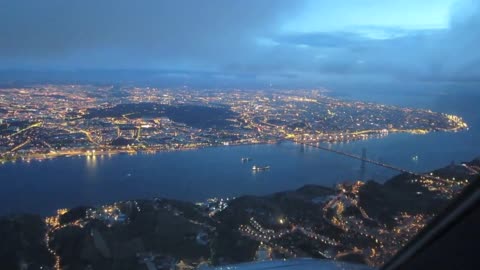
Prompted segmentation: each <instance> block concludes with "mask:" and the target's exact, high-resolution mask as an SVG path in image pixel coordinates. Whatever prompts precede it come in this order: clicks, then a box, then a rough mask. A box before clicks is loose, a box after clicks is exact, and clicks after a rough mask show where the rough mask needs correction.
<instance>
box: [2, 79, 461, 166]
mask: <svg viewBox="0 0 480 270" xmlns="http://www.w3.org/2000/svg"><path fill="white" fill-rule="evenodd" d="M0 107H1V108H2V109H1V110H0V121H1V122H0V159H1V161H2V162H5V161H8V160H16V159H24V160H27V161H28V160H31V159H48V158H54V157H57V156H74V155H85V156H97V155H111V154H115V153H119V152H127V153H135V152H139V151H142V152H155V151H171V150H181V149H195V148H201V147H208V146H218V145H241V144H259V143H275V142H279V141H282V140H292V141H294V142H300V143H308V144H314V143H319V142H349V141H355V140H362V139H367V138H369V137H371V136H380V137H382V136H387V135H388V134H389V133H398V132H405V133H414V134H425V133H428V132H442V131H454V132H455V131H459V130H463V129H467V128H468V126H467V124H466V123H465V122H464V121H463V119H462V118H461V117H459V116H455V115H449V114H444V113H441V112H432V111H430V110H421V109H412V108H400V107H395V106H387V105H382V104H375V103H367V102H360V101H342V100H340V99H335V98H331V97H329V96H328V91H327V90H324V89H321V90H299V89H295V90H291V91H274V92H272V91H261V90H257V91H255V90H248V91H247V90H229V91H221V90H190V89H159V88H151V87H143V88H139V87H116V86H108V87H107V86H105V87H97V86H89V85H60V86H57V85H42V86H38V87H29V88H8V89H7V88H4V89H0Z"/></svg>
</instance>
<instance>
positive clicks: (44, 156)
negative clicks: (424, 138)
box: [0, 127, 468, 165]
mask: <svg viewBox="0 0 480 270" xmlns="http://www.w3.org/2000/svg"><path fill="white" fill-rule="evenodd" d="M462 131H468V128H460V127H458V128H453V129H450V130H422V131H421V132H419V131H418V130H398V129H393V130H387V132H385V131H384V130H368V131H358V132H352V133H348V134H347V135H354V136H357V135H358V137H352V138H349V139H342V140H337V139H324V140H308V139H307V140H302V141H300V140H295V139H289V136H286V137H285V138H279V139H277V140H267V141H259V142H248V143H230V142H227V143H222V144H217V145H203V146H195V147H180V148H173V149H162V148H160V147H158V146H156V147H153V149H108V150H101V149H70V150H64V152H58V151H55V152H49V153H35V154H30V155H27V156H24V157H18V158H15V159H0V165H3V164H7V163H16V162H26V163H29V162H31V161H39V162H42V161H44V160H53V159H56V158H70V157H73V156H77V157H82V156H84V157H93V156H94V157H97V156H112V155H118V154H130V155H133V154H139V153H151V154H156V153H164V152H176V151H192V150H199V149H205V148H213V147H235V146H247V145H268V144H277V143H282V142H292V143H295V144H306V143H307V144H310V143H316V144H318V143H328V144H337V143H352V142H356V141H365V140H371V139H374V138H377V139H382V138H385V137H387V136H389V135H397V134H410V135H428V134H431V133H437V132H444V133H457V132H462ZM340 134H342V133H340ZM329 136H330V137H331V136H339V135H333V134H332V135H329ZM342 137H343V136H342ZM3 154H5V153H3Z"/></svg>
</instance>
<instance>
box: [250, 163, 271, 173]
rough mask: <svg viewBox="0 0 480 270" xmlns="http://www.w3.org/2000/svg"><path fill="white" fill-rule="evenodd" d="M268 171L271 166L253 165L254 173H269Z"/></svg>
mask: <svg viewBox="0 0 480 270" xmlns="http://www.w3.org/2000/svg"><path fill="white" fill-rule="evenodd" d="M267 170H270V166H257V165H253V167H252V171H254V172H259V171H267Z"/></svg>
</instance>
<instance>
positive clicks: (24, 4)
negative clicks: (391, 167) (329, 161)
mask: <svg viewBox="0 0 480 270" xmlns="http://www.w3.org/2000/svg"><path fill="white" fill-rule="evenodd" d="M304 5H305V3H303V2H302V1H286V0H285V1H277V0H266V1H255V0H247V1H230V2H227V1H223V0H212V1H187V0H179V1H154V0H145V1H142V2H141V4H139V2H136V1H128V0H117V1H113V0H105V1H93V0H85V1H71V2H69V1H60V0H46V1H33V0H17V1H8V0H0V39H1V40H0V60H1V61H0V68H2V69H10V68H25V69H29V68H33V69H75V68H84V69H89V68H100V69H116V68H124V69H168V70H183V71H185V72H186V73H188V71H192V72H198V71H201V72H214V73H215V74H217V75H216V76H218V77H220V78H224V79H235V78H238V79H241V78H245V77H248V78H251V77H254V78H257V79H264V80H274V81H275V80H277V81H282V80H297V81H301V80H313V81H322V80H329V79H338V78H342V79H343V78H357V77H366V78H376V79H401V80H403V79H410V80H420V81H432V80H435V81H467V82H472V81H474V82H478V81H479V80H480V50H478V49H477V47H478V44H479V42H480V32H479V31H478V29H480V4H479V3H478V2H476V1H474V0H464V1H462V2H460V4H458V5H456V6H455V7H454V8H453V9H452V16H451V18H450V27H449V28H445V29H403V28H402V27H391V26H378V25H377V26H372V25H370V26H369V25H356V26H352V28H351V29H346V30H344V31H338V30H332V31H323V32H292V31H290V32H286V31H282V30H281V27H280V26H281V25H283V24H284V23H285V22H286V21H288V20H290V19H291V18H292V17H295V16H298V15H299V14H301V11H302V8H303V7H304ZM391 12H395V10H392V11H391Z"/></svg>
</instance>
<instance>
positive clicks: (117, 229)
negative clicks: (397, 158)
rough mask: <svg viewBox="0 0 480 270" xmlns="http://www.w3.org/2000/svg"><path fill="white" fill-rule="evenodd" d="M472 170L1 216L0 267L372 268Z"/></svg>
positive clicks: (476, 167) (479, 164)
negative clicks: (292, 264)
mask: <svg viewBox="0 0 480 270" xmlns="http://www.w3.org/2000/svg"><path fill="white" fill-rule="evenodd" d="M479 171H480V159H476V160H473V161H471V162H466V163H463V164H460V165H455V164H451V165H449V166H447V167H444V168H441V169H439V170H436V171H433V172H431V174H430V176H429V177H428V178H422V177H420V176H414V175H410V174H400V175H398V176H396V177H393V178H392V179H390V180H389V181H387V182H386V183H385V184H383V185H382V184H379V183H377V182H374V181H368V182H360V181H358V182H355V183H345V184H339V185H337V187H336V188H335V189H333V188H326V187H322V186H317V185H307V186H304V187H302V188H300V189H297V190H294V191H286V192H280V193H275V194H272V195H267V196H242V197H238V198H233V199H230V198H225V199H220V198H214V199H208V200H207V201H205V202H202V203H196V204H193V203H189V202H184V201H178V200H168V199H158V198H156V199H153V200H132V201H121V202H116V203H113V204H110V205H103V206H100V207H77V208H74V209H70V210H67V209H59V210H58V214H57V215H56V216H52V217H47V218H45V219H43V218H41V217H40V216H36V215H16V216H8V217H2V218H0V238H1V239H2V241H1V242H0V268H1V269H192V268H196V267H202V266H206V265H224V264H232V263H239V262H248V261H255V260H269V259H279V258H295V257H312V258H325V259H334V260H341V261H348V262H356V263H364V264H368V265H372V266H378V265H380V264H382V263H383V262H385V261H386V260H388V259H389V258H390V257H391V256H392V255H393V254H394V253H395V252H396V251H397V250H398V249H399V248H401V247H402V246H403V245H405V243H406V242H407V241H409V240H410V239H411V238H412V237H413V236H414V235H415V234H416V233H417V232H418V231H419V230H420V229H422V228H423V227H424V226H425V224H426V223H427V222H428V221H429V220H430V219H431V218H432V217H433V216H435V215H436V214H437V213H439V211H441V210H442V209H443V208H444V207H445V205H446V204H447V203H448V201H449V200H450V199H451V198H452V197H453V196H455V195H456V194H457V193H458V192H460V190H461V189H462V188H463V187H464V186H466V185H467V184H468V183H469V182H471V181H474V178H476V177H477V176H478V173H479Z"/></svg>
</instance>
